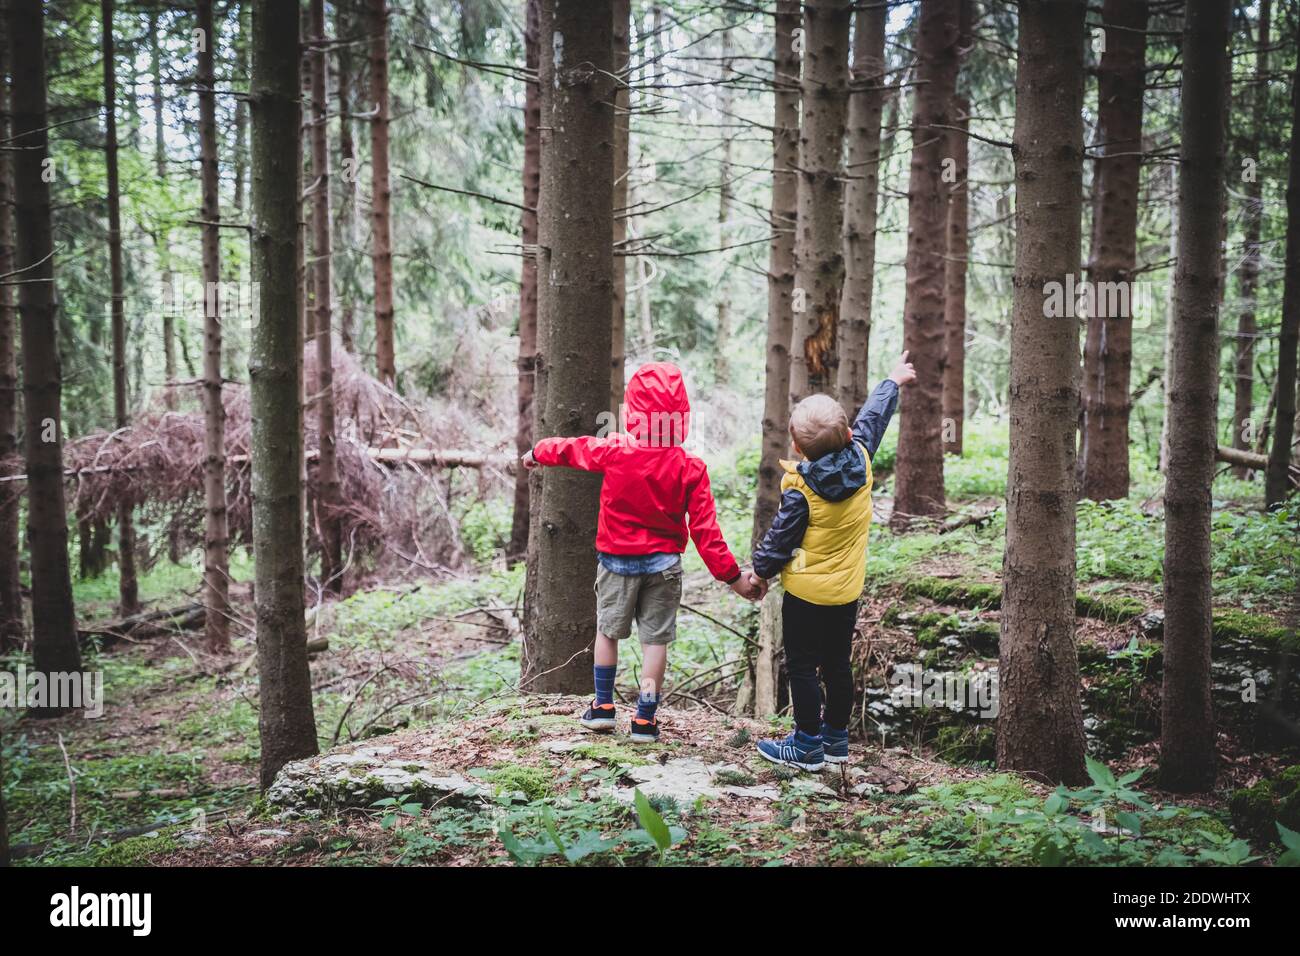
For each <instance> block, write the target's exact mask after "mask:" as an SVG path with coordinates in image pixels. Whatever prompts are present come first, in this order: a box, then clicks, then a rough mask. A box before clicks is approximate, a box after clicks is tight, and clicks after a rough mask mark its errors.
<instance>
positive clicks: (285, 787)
mask: <svg viewBox="0 0 1300 956" xmlns="http://www.w3.org/2000/svg"><path fill="white" fill-rule="evenodd" d="M395 749H396V748H393V747H365V748H361V749H358V750H355V751H351V752H334V753H329V754H323V755H321V756H318V757H310V758H308V759H306V760H295V761H294V762H292V763H289V764H286V765H285V766H284V768H283V769H281V770H280V772H279V774H277V775H276V778H275V782H274V783H272V784H271V787H270V789H269V790H267V791H266V801H267V803H268V804H269V805H270V806H272V807H274V808H276V809H277V810H280V811H281V812H282V813H284V814H285V815H288V816H318V815H320V813H321V812H322V811H325V810H339V809H348V808H353V809H366V808H368V807H370V806H371V805H372V804H373V803H374V802H375V801H376V800H382V799H384V798H385V797H398V796H408V797H409V798H410V799H411V801H412V802H415V803H421V804H425V805H428V804H430V803H433V802H434V801H437V800H444V799H448V798H450V799H452V800H464V801H466V802H477V801H479V800H481V799H483V798H485V797H487V796H489V795H490V793H491V791H490V789H485V788H484V787H483V786H481V785H479V784H476V783H473V782H471V781H469V780H467V779H465V778H464V777H462V776H461V775H460V774H458V773H449V772H447V771H444V770H441V769H438V768H436V767H433V766H431V765H428V764H424V763H420V762H418V761H412V760H393V759H386V758H388V757H389V755H391V754H392V753H394V752H395Z"/></svg>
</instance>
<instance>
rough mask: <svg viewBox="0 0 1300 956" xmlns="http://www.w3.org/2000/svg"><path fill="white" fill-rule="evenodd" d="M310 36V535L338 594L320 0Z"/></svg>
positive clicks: (315, 0)
mask: <svg viewBox="0 0 1300 956" xmlns="http://www.w3.org/2000/svg"><path fill="white" fill-rule="evenodd" d="M311 23H312V35H313V37H314V38H315V40H316V46H315V49H314V50H313V51H312V59H313V60H314V61H315V64H314V66H313V68H312V73H311V106H312V120H311V158H312V161H311V165H312V178H313V182H312V217H311V221H312V235H313V242H312V257H313V259H314V262H315V276H316V282H315V291H316V322H315V328H316V430H317V433H318V435H317V441H318V443H319V445H320V455H319V457H318V458H317V460H316V489H317V490H316V533H317V535H318V536H319V537H320V546H321V574H320V576H321V582H322V584H323V586H324V588H325V590H327V591H329V592H331V593H333V594H339V593H341V592H342V590H343V526H342V524H341V522H340V515H341V513H342V504H343V502H342V499H343V493H342V491H341V488H340V485H339V469H338V454H337V452H336V450H335V429H334V330H333V324H332V323H333V316H332V313H331V309H330V297H331V295H330V293H331V289H332V288H333V278H332V277H331V274H330V259H331V257H332V256H333V254H334V250H333V248H332V246H331V244H330V153H329V135H328V134H329V126H328V123H329V99H328V90H329V76H328V72H329V56H328V54H327V53H326V49H325V0H311Z"/></svg>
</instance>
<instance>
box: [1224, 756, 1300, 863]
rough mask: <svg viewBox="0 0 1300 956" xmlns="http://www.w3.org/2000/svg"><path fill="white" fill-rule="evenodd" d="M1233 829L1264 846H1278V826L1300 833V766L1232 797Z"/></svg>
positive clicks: (1229, 803) (1289, 768)
mask: <svg viewBox="0 0 1300 956" xmlns="http://www.w3.org/2000/svg"><path fill="white" fill-rule="evenodd" d="M1228 809H1229V811H1230V812H1231V814H1232V825H1233V828H1234V829H1236V830H1237V831H1238V832H1239V833H1243V834H1247V835H1249V837H1250V838H1251V839H1252V840H1253V841H1254V842H1256V843H1258V844H1260V845H1261V846H1267V845H1269V844H1272V843H1276V842H1277V824H1278V823H1281V824H1282V825H1283V826H1284V827H1288V828H1289V829H1292V830H1300V765H1296V766H1292V767H1288V768H1286V769H1285V770H1283V771H1282V772H1281V773H1280V774H1278V775H1277V776H1276V777H1275V778H1273V779H1272V780H1261V781H1259V783H1257V784H1255V785H1254V786H1253V787H1246V788H1243V789H1241V790H1237V791H1236V792H1235V793H1233V795H1232V798H1231V799H1230V800H1229V801H1228Z"/></svg>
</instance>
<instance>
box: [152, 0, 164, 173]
mask: <svg viewBox="0 0 1300 956" xmlns="http://www.w3.org/2000/svg"><path fill="white" fill-rule="evenodd" d="M149 72H150V73H151V74H152V75H153V97H152V99H153V162H154V168H155V169H156V170H157V171H158V178H159V179H166V178H167V140H166V139H165V138H164V134H163V128H164V127H163V83H162V58H161V55H160V53H159V47H158V11H157V10H156V9H152V8H151V9H150V10H149Z"/></svg>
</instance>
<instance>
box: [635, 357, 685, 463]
mask: <svg viewBox="0 0 1300 956" xmlns="http://www.w3.org/2000/svg"><path fill="white" fill-rule="evenodd" d="M623 404H624V418H625V423H624V430H625V431H626V432H627V433H628V434H629V435H631V436H632V437H634V438H635V439H636V440H637V442H638V443H639V444H649V445H651V446H663V445H680V444H681V443H682V442H684V441H685V440H686V436H687V434H688V433H689V432H690V426H691V401H690V399H689V398H688V397H687V396H686V382H685V380H683V378H682V370H681V369H679V368H678V367H677V366H676V365H673V364H672V363H671V362H650V363H649V364H647V365H642V366H641V367H640V368H639V369H637V370H636V372H635V374H633V376H632V380H631V381H630V382H628V383H627V393H626V395H625V396H624V399H623Z"/></svg>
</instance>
